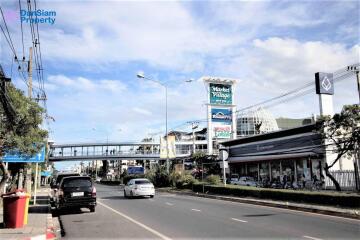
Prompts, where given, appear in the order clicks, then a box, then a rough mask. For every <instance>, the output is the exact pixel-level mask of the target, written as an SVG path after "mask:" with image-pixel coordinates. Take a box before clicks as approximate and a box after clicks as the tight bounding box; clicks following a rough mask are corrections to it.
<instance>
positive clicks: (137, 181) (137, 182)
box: [135, 180, 151, 184]
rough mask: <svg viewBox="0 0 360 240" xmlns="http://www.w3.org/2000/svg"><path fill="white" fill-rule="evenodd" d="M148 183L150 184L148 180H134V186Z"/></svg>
mask: <svg viewBox="0 0 360 240" xmlns="http://www.w3.org/2000/svg"><path fill="white" fill-rule="evenodd" d="M149 183H151V182H150V181H148V180H135V184H149Z"/></svg>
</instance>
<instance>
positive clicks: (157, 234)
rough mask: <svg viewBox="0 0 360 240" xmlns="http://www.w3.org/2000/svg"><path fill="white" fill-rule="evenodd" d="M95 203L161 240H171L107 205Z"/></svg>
mask: <svg viewBox="0 0 360 240" xmlns="http://www.w3.org/2000/svg"><path fill="white" fill-rule="evenodd" d="M97 203H98V204H100V205H101V206H103V207H105V208H107V209H109V210H110V211H112V212H114V213H116V214H118V215H120V216H122V217H123V218H126V219H127V220H129V221H131V222H133V223H135V224H137V225H139V226H140V227H142V228H144V229H146V230H148V231H149V232H151V233H153V234H155V235H156V236H158V237H160V238H161V239H165V240H171V238H169V237H167V236H165V235H164V234H162V233H159V232H158V231H156V230H155V229H152V228H151V227H148V226H146V225H145V224H142V223H141V222H138V221H136V220H135V219H133V218H131V217H129V216H127V215H125V214H124V213H121V212H119V211H117V210H115V209H113V208H111V207H109V206H108V205H106V204H104V203H102V202H99V201H98V202H97Z"/></svg>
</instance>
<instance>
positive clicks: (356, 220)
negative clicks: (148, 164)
mask: <svg viewBox="0 0 360 240" xmlns="http://www.w3.org/2000/svg"><path fill="white" fill-rule="evenodd" d="M179 196H180V195H177V197H179ZM182 197H184V198H187V199H194V198H197V199H201V198H200V197H196V196H191V197H187V196H182ZM202 199H206V200H209V201H217V202H221V203H226V202H227V203H231V204H233V205H246V206H248V207H251V208H258V207H262V208H272V209H275V210H279V211H282V212H296V213H299V214H302V215H317V216H319V217H326V218H328V217H329V218H338V219H341V220H345V221H349V222H353V221H355V222H359V221H360V220H359V219H354V218H346V217H340V216H332V215H327V214H322V213H314V212H304V211H301V210H295V209H286V208H279V207H271V206H264V205H258V204H251V203H242V202H236V201H226V200H222V199H214V198H202Z"/></svg>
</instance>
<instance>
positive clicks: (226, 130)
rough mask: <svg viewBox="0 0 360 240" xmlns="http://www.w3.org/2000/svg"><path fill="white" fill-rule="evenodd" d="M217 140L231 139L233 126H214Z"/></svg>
mask: <svg viewBox="0 0 360 240" xmlns="http://www.w3.org/2000/svg"><path fill="white" fill-rule="evenodd" d="M214 136H215V138H231V126H230V125H218V126H214Z"/></svg>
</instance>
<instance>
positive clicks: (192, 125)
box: [188, 122, 199, 154]
mask: <svg viewBox="0 0 360 240" xmlns="http://www.w3.org/2000/svg"><path fill="white" fill-rule="evenodd" d="M188 123H189V124H191V129H192V140H193V146H192V154H194V153H195V150H196V146H195V129H197V128H198V127H199V125H198V124H199V122H188Z"/></svg>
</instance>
